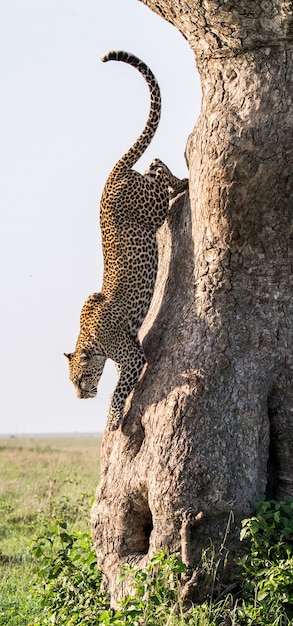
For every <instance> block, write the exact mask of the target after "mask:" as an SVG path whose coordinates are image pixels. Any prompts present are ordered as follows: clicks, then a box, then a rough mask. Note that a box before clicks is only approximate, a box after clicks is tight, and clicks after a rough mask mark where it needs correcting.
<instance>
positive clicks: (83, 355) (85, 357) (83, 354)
mask: <svg viewBox="0 0 293 626" xmlns="http://www.w3.org/2000/svg"><path fill="white" fill-rule="evenodd" d="M79 357H80V362H81V364H82V365H86V363H88V362H89V360H90V355H89V354H88V353H87V352H86V351H85V350H81V351H80V353H79Z"/></svg>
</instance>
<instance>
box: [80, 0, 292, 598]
mask: <svg viewBox="0 0 293 626" xmlns="http://www.w3.org/2000/svg"><path fill="white" fill-rule="evenodd" d="M144 3H145V4H147V5H148V6H149V7H150V8H152V9H154V10H155V11H157V12H159V13H160V14H161V15H162V16H163V17H165V18H166V19H167V20H169V21H170V22H172V23H173V24H174V25H175V26H177V27H178V28H179V30H180V31H181V32H182V34H183V35H184V36H185V37H186V38H187V39H188V42H189V44H190V46H191V47H192V49H193V50H194V53H195V56H196V60H197V65H198V69H199V72H200V75H201V81H202V91H203V102H202V109H201V114H200V118H199V120H198V122H197V124H196V126H195V129H194V131H193V133H192V135H191V136H190V138H189V140H188V145H187V161H188V166H189V172H190V199H189V198H188V197H187V195H184V194H183V195H181V197H179V199H178V198H177V199H176V200H175V201H174V202H173V206H172V207H171V209H170V217H169V222H168V224H166V225H165V226H164V227H163V228H162V230H161V232H160V236H159V247H160V269H159V276H158V281H157V286H156V290H155V294H154V299H153V303H152V306H151V310H150V313H149V315H148V317H147V320H146V322H145V324H144V326H143V329H142V332H143V335H144V347H145V352H146V355H147V360H148V367H147V369H146V371H145V373H144V374H143V376H142V378H141V380H140V382H139V384H138V385H137V387H136V389H135V390H134V393H133V395H132V398H130V399H129V402H128V407H129V409H128V412H127V414H126V417H125V421H124V424H123V426H122V428H121V429H119V430H118V431H117V432H105V434H104V439H103V446H102V459H101V465H102V476H101V483H100V486H99V488H98V491H97V497H96V501H95V504H94V506H93V510H92V528H93V536H94V543H95V548H96V552H97V556H98V562H99V565H100V567H101V569H102V571H103V573H104V580H105V584H106V586H107V587H108V589H109V590H110V592H111V594H112V597H113V599H114V600H115V599H117V597H119V595H121V594H122V593H123V592H124V591H125V588H123V586H122V585H121V583H120V584H118V583H117V575H118V573H119V571H120V567H121V565H122V564H123V563H124V562H135V563H138V564H139V565H141V566H143V565H145V564H146V563H147V562H148V560H149V558H150V556H151V555H152V554H153V553H154V551H156V550H158V549H159V548H161V547H167V548H168V549H169V550H171V551H174V550H178V549H180V548H181V547H182V549H183V556H184V555H186V554H187V553H188V555H189V556H188V559H189V560H190V561H191V562H190V563H188V564H189V565H191V567H192V568H196V567H197V565H198V562H199V558H200V553H201V550H202V548H204V547H206V546H207V545H209V541H210V538H211V539H212V541H213V542H214V544H215V546H216V549H217V548H218V547H219V546H220V544H221V542H222V540H223V536H224V533H225V529H226V525H227V520H228V516H229V513H230V511H231V510H232V511H233V512H234V520H235V521H234V524H233V527H232V530H231V533H230V535H229V539H228V544H227V547H228V548H229V549H230V550H231V555H233V553H235V551H237V549H238V548H239V544H238V538H239V525H240V521H241V519H242V518H243V517H245V516H247V515H249V514H250V512H251V507H252V504H253V502H254V501H255V500H256V499H257V497H258V496H259V494H261V493H266V494H267V495H268V496H269V497H277V498H284V497H285V496H286V495H291V496H293V455H292V449H293V357H292V337H293V301H292V300H293V299H292V264H293V245H292V235H293V232H292V169H293V168H292V161H293V158H292V115H293V104H292V76H293V67H292V65H293V64H292V55H291V53H290V37H291V40H292V32H293V31H292V13H291V11H292V3H291V2H289V0H287V1H286V0H263V1H260V0H259V1H257V2H251V0H237V1H236V0H217V1H216V0H204V1H202V0H193V1H190V0H189V2H187V1H185V0H177V1H176V2H174V1H173V0H144ZM290 81H291V84H290ZM189 508H191V509H192V512H193V514H194V516H196V515H197V516H198V517H197V523H195V524H194V526H192V527H191V529H189V532H188V533H185V534H184V533H183V534H182V533H181V539H180V532H181V527H182V524H183V526H184V519H185V518H184V514H185V512H186V510H187V509H189ZM201 513H202V514H201ZM198 514H200V515H198ZM184 528H185V527H184ZM183 535H184V537H185V538H186V537H188V542H189V545H188V546H186V545H185V543H186V542H185V543H184V541H185V540H184V541H182V536H183ZM181 543H182V546H181ZM183 544H184V545H183Z"/></svg>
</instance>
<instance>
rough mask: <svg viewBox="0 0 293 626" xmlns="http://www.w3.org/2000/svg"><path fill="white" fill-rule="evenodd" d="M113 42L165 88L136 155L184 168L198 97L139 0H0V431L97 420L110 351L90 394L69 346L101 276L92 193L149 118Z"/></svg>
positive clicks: (191, 69) (175, 50) (110, 370)
mask: <svg viewBox="0 0 293 626" xmlns="http://www.w3.org/2000/svg"><path fill="white" fill-rule="evenodd" d="M109 48H112V49H123V50H127V51H129V52H132V53H134V54H136V55H137V56H139V57H140V58H142V59H143V60H144V61H145V62H146V63H147V64H148V65H149V66H150V67H151V69H152V71H153V72H154V74H155V76H156V77H157V79H158V81H159V84H160V87H161V92H162V100H163V110H162V118H161V123H160V126H159V129H158V131H157V134H156V136H155V138H154V140H153V141H152V144H151V146H150V147H149V148H148V150H147V152H146V154H145V155H144V157H143V158H142V159H141V160H140V162H139V164H138V166H137V169H138V170H139V171H144V169H146V167H147V166H148V164H149V163H150V161H151V160H152V159H153V158H155V157H158V158H161V159H162V160H163V161H165V162H166V164H167V165H168V166H169V167H170V168H171V169H172V170H173V172H174V174H176V175H177V176H182V177H183V176H186V175H187V169H186V165H185V159H184V150H185V145H186V141H187V138H188V135H189V133H190V132H191V131H192V129H193V126H194V123H195V121H196V118H197V116H198V113H199V108H200V86H199V79H198V75H197V72H196V68H195V62H194V57H193V54H192V52H191V50H190V48H189V46H188V44H187V42H186V41H185V39H184V38H183V37H182V36H181V35H180V33H179V32H178V31H176V30H175V29H174V28H173V27H172V26H171V25H170V24H168V23H167V22H165V21H164V20H162V19H161V18H160V17H158V16H157V15H155V14H154V13H152V12H151V11H150V10H149V9H147V8H146V7H145V6H144V5H143V4H141V3H140V2H138V0H26V1H25V2H24V0H9V2H2V4H1V10H0V81H1V86H0V89H1V100H0V110H1V115H0V125H1V130H0V135H1V141H0V160H1V166H0V168H1V175H0V202H1V213H0V219H1V229H0V236H1V246H0V254H1V259H0V262H1V275H2V279H1V309H0V310H1V312H0V320H1V329H2V339H1V348H2V358H1V366H0V367H1V397H0V434H21V433H60V432H64V433H70V432H101V431H102V430H103V428H104V425H105V418H106V412H107V405H108V398H109V394H110V393H111V390H113V388H114V386H115V379H116V376H115V373H114V366H113V364H112V363H111V362H108V363H107V365H106V368H105V372H104V374H103V378H102V380H101V382H100V385H99V387H98V395H97V397H96V398H94V399H89V400H78V399H77V398H76V396H75V392H74V388H73V385H72V383H70V381H69V379H68V367H67V364H66V362H65V359H64V357H63V352H72V351H73V350H74V347H75V343H76V340H77V336H78V330H79V315H80V309H81V307H82V304H83V302H84V301H85V299H86V298H87V297H88V296H89V294H90V293H93V292H95V291H99V290H100V288H101V281H102V271H103V262H102V255H101V243H100V231H99V199H100V196H101V192H102V189H103V186H104V184H105V181H106V178H107V176H108V174H109V172H110V170H111V169H112V167H113V165H114V164H115V162H116V161H117V160H118V158H119V157H120V156H121V155H122V154H123V153H124V152H125V151H126V150H127V149H128V147H129V146H130V145H131V144H132V143H133V141H134V140H135V139H136V138H137V136H138V135H139V133H140V132H141V130H142V129H143V126H144V124H145V121H146V118H147V115H148V108H149V96H148V90H147V87H146V85H145V84H144V80H143V78H142V77H141V76H140V75H139V74H138V72H137V71H135V70H134V69H133V68H131V67H129V66H126V65H125V64H123V63H114V62H112V63H110V62H109V63H106V64H104V63H101V61H100V57H101V55H102V54H103V52H105V51H106V50H108V49H109Z"/></svg>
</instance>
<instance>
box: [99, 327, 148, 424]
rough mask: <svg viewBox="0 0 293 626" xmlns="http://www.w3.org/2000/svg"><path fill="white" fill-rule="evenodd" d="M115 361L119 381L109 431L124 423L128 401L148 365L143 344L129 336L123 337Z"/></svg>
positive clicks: (114, 394) (109, 415)
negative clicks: (124, 413)
mask: <svg viewBox="0 0 293 626" xmlns="http://www.w3.org/2000/svg"><path fill="white" fill-rule="evenodd" d="M113 360H114V361H115V363H116V367H117V371H118V373H119V379H118V383H117V385H116V387H115V390H114V393H113V395H112V397H111V400H110V406H109V411H108V417H107V424H106V428H107V430H117V428H119V426H120V424H121V423H122V420H123V412H124V407H125V402H126V399H127V398H128V396H129V394H130V392H131V391H132V390H133V389H134V387H135V385H136V383H137V381H138V379H139V376H140V374H141V371H142V369H143V366H144V364H145V363H146V358H145V354H144V351H143V348H142V346H141V344H140V343H139V341H138V340H137V339H134V338H133V337H132V336H131V335H128V334H125V336H123V337H121V342H119V348H118V349H117V351H116V354H115V358H114V357H113Z"/></svg>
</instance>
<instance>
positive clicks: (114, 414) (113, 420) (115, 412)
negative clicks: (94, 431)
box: [106, 406, 123, 430]
mask: <svg viewBox="0 0 293 626" xmlns="http://www.w3.org/2000/svg"><path fill="white" fill-rule="evenodd" d="M122 420H123V411H120V410H119V409H115V408H114V407H113V406H110V408H109V411H108V416H107V423H106V430H117V429H118V428H119V426H120V424H121V423H122Z"/></svg>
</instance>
